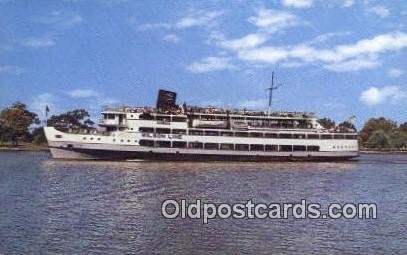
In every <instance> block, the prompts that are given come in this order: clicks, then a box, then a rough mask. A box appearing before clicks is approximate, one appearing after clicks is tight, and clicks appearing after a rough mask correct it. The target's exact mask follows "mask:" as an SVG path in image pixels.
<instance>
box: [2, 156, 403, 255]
mask: <svg viewBox="0 0 407 255" xmlns="http://www.w3.org/2000/svg"><path fill="white" fill-rule="evenodd" d="M169 198H174V199H177V200H180V199H187V200H188V201H194V200H196V199H203V200H205V201H209V202H215V203H220V202H230V203H240V202H245V201H246V200H248V199H252V200H253V201H255V202H266V203H271V202H280V203H282V202H299V201H300V200H301V199H306V200H307V202H317V203H321V204H323V205H327V204H329V203H333V202H339V203H345V202H353V203H358V202H369V203H372V202H374V203H377V206H378V217H379V218H378V219H369V220H357V219H353V220H345V219H340V220H332V219H331V220H327V219H325V220H323V219H319V220H311V219H309V220H293V219H286V220H276V219H256V220H248V219H245V220H236V219H227V220H220V219H214V220H212V221H209V224H205V225H203V224H202V220H186V219H180V218H178V219H175V220H168V219H164V218H163V217H162V216H161V203H162V202H163V201H164V200H165V199H169ZM406 235H407V155H363V156H362V157H361V158H360V159H359V160H358V161H353V162H345V163H231V162H228V163H221V162H213V163H175V162H173V163H171V162H169V163H159V162H92V161H83V162H76V161H53V160H51V159H50V156H49V154H48V153H45V152H18V153H14V152H4V153H0V254H44V253H51V254H55V253H64V254H82V253H86V254H89V253H95V254H100V253H102V254H124V253H164V254H180V253H182V254H197V253H198V254H201V253H220V254H238V253H256V254H266V253H267V254H270V253H272V254H292V253H298V254H312V253H324V254H390V253H392V254H397V253H398V254H406V253H407V241H406Z"/></svg>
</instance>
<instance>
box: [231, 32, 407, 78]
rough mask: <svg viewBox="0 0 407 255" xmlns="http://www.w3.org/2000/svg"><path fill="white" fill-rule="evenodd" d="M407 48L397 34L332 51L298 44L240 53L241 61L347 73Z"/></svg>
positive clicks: (405, 36) (404, 37)
mask: <svg viewBox="0 0 407 255" xmlns="http://www.w3.org/2000/svg"><path fill="white" fill-rule="evenodd" d="M405 47H407V34H406V33H403V32H394V33H389V34H382V35H377V36H375V37H373V38H371V39H363V40H360V41H358V42H356V43H354V44H345V45H338V46H336V47H334V48H332V49H320V48H315V47H312V46H309V45H304V44H299V45H294V46H285V47H271V46H263V47H260V48H254V49H243V50H239V51H238V57H239V58H240V59H242V60H246V61H250V62H260V63H276V62H279V61H288V62H290V61H294V62H298V61H302V62H305V63H311V64H317V63H320V64H323V66H324V67H325V68H327V69H329V70H332V71H337V72H344V71H357V70H362V69H369V68H374V67H377V66H378V65H379V64H380V62H379V60H378V56H379V54H382V53H385V52H390V51H397V50H400V49H403V48H405Z"/></svg>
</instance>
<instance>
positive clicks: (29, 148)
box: [0, 144, 49, 152]
mask: <svg viewBox="0 0 407 255" xmlns="http://www.w3.org/2000/svg"><path fill="white" fill-rule="evenodd" d="M12 151H49V148H48V146H47V145H34V144H22V145H19V146H17V147H13V146H10V145H0V152H12Z"/></svg>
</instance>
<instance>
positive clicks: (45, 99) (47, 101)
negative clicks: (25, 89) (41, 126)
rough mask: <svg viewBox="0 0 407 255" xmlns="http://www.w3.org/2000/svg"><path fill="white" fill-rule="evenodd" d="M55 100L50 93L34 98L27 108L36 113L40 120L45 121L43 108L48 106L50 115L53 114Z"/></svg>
mask: <svg viewBox="0 0 407 255" xmlns="http://www.w3.org/2000/svg"><path fill="white" fill-rule="evenodd" d="M56 101H57V100H56V98H55V96H54V95H52V94H50V93H43V94H40V95H37V96H34V98H33V99H32V102H31V104H30V106H29V108H30V109H31V110H32V111H34V112H36V113H37V114H38V116H39V117H40V119H45V107H46V106H48V108H49V109H50V112H51V114H52V113H55V112H56V111H57V110H56V104H55V102H56Z"/></svg>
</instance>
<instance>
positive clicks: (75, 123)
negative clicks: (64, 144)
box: [47, 109, 94, 129]
mask: <svg viewBox="0 0 407 255" xmlns="http://www.w3.org/2000/svg"><path fill="white" fill-rule="evenodd" d="M89 117H90V115H89V113H88V112H87V111H86V110H84V109H76V110H73V111H68V112H65V113H62V114H59V115H53V116H51V117H50V118H49V119H48V122H47V123H48V126H53V127H55V128H59V129H68V128H71V129H92V128H93V127H92V126H93V124H94V122H93V121H92V120H90V118H89Z"/></svg>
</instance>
